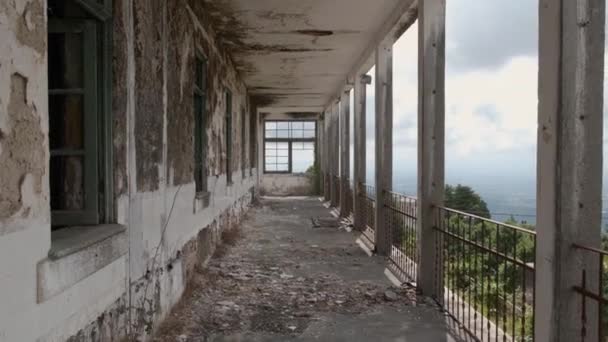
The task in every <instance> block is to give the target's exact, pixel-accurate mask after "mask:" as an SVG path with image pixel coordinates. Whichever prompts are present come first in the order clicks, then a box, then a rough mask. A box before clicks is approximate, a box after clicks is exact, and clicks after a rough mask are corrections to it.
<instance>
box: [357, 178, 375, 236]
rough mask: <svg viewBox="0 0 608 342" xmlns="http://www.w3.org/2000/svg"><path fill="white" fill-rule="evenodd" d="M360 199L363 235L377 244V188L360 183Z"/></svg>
mask: <svg viewBox="0 0 608 342" xmlns="http://www.w3.org/2000/svg"><path fill="white" fill-rule="evenodd" d="M358 196H359V199H360V200H361V203H362V208H361V221H362V222H363V225H364V226H363V227H361V229H362V231H361V232H362V233H363V235H364V236H365V237H366V238H367V239H368V240H369V241H370V242H371V243H372V244H375V240H376V233H375V231H374V226H375V225H374V222H375V218H376V188H375V187H373V186H371V185H367V184H363V183H359V194H358Z"/></svg>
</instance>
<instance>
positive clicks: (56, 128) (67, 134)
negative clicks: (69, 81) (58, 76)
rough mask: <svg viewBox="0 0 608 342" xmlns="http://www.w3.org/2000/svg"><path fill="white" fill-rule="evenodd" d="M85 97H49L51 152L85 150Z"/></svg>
mask: <svg viewBox="0 0 608 342" xmlns="http://www.w3.org/2000/svg"><path fill="white" fill-rule="evenodd" d="M83 132H84V123H83V95H49V143H50V147H51V150H61V149H82V148H84V143H83V140H84V133H83Z"/></svg>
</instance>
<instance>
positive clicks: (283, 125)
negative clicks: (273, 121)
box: [277, 121, 289, 130]
mask: <svg viewBox="0 0 608 342" xmlns="http://www.w3.org/2000/svg"><path fill="white" fill-rule="evenodd" d="M277 129H286V130H289V122H287V121H279V122H277Z"/></svg>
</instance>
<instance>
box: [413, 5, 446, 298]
mask: <svg viewBox="0 0 608 342" xmlns="http://www.w3.org/2000/svg"><path fill="white" fill-rule="evenodd" d="M419 10H420V23H419V24H418V27H419V31H418V41H419V43H418V44H419V45H418V70H420V71H419V73H420V76H419V78H418V208H417V209H418V213H417V215H418V220H417V222H416V224H417V227H416V229H417V234H418V239H419V241H420V243H419V245H418V253H419V255H420V262H419V265H420V266H419V267H420V269H421V270H422V269H424V271H420V272H417V274H418V278H419V279H417V281H418V284H419V286H420V288H421V290H422V292H423V293H424V294H425V295H427V296H441V295H442V294H441V293H438V292H437V286H436V280H437V276H438V274H437V273H436V272H437V268H436V267H435V265H436V259H437V257H438V256H437V255H436V253H437V248H436V241H435V239H436V237H437V234H436V232H435V230H434V228H433V227H434V225H435V217H434V215H433V214H434V209H433V206H439V205H443V196H444V184H445V0H431V1H424V2H422V4H421V5H420V8H419Z"/></svg>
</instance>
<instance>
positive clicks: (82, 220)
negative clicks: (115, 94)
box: [47, 0, 113, 229]
mask: <svg viewBox="0 0 608 342" xmlns="http://www.w3.org/2000/svg"><path fill="white" fill-rule="evenodd" d="M48 13H49V16H48V45H47V46H48V96H49V102H48V103H49V115H48V117H49V146H50V170H49V184H50V205H51V226H52V227H53V229H57V228H60V227H65V226H75V225H95V224H99V223H101V222H102V221H105V222H108V221H110V220H112V214H113V213H112V207H113V206H112V196H111V194H112V181H111V178H112V177H111V175H110V171H109V170H111V163H110V162H111V151H110V150H109V149H108V148H107V146H108V145H109V144H108V143H107V142H108V141H109V140H110V137H111V118H110V115H109V113H110V112H111V110H110V108H111V96H110V94H111V89H110V88H111V86H110V85H111V74H110V66H111V65H110V64H111V56H112V55H111V51H110V46H111V41H112V40H111V24H110V23H111V20H110V19H111V16H110V15H111V2H110V1H109V0H105V1H93V0H63V1H61V0H49V1H48Z"/></svg>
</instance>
